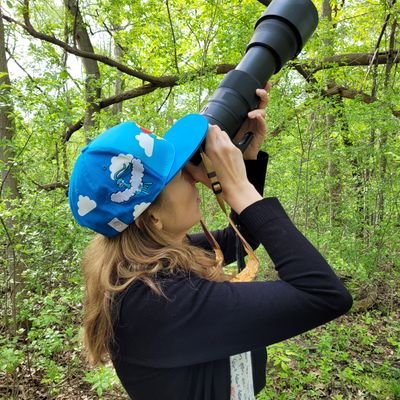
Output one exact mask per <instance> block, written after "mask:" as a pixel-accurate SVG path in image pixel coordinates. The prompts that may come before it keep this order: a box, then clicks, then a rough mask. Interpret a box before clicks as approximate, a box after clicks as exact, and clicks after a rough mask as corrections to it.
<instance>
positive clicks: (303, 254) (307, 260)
mask: <svg viewBox="0 0 400 400" xmlns="http://www.w3.org/2000/svg"><path fill="white" fill-rule="evenodd" d="M240 219H241V221H242V223H243V224H244V225H246V227H249V226H251V227H252V229H253V231H254V232H255V234H256V235H257V237H258V238H259V240H260V241H261V242H262V244H263V246H264V247H265V249H266V250H267V252H268V254H269V255H270V257H271V259H272V261H273V262H274V265H275V268H276V270H277V272H278V275H279V278H280V279H279V280H277V281H267V282H249V283H231V282H212V281H208V280H206V279H201V278H199V277H197V276H196V275H194V274H192V275H188V274H178V275H176V276H174V277H170V278H168V279H166V280H165V281H163V286H162V287H163V291H164V296H159V295H156V294H154V293H153V292H152V291H151V290H150V289H149V288H148V287H147V286H146V285H144V284H137V285H133V286H132V287H131V288H130V289H129V293H128V295H127V296H125V299H124V302H123V304H122V307H121V321H120V322H121V323H120V327H121V329H122V331H120V335H121V336H120V337H125V338H126V340H125V343H128V344H126V346H128V348H126V347H125V348H124V352H126V353H125V354H129V357H130V358H131V359H132V361H134V362H135V363H138V364H141V365H146V366H152V367H160V368H163V367H180V366H187V365H193V364H199V363H203V362H208V361H211V360H217V359H222V358H225V357H228V356H230V355H233V354H238V353H242V352H245V351H249V350H254V349H257V348H260V347H264V346H268V345H270V344H272V343H276V342H279V341H281V340H284V339H287V338H290V337H293V336H295V335H298V334H300V333H302V332H305V331H307V330H310V329H312V328H314V327H316V326H318V325H321V324H323V323H326V322H328V321H330V320H332V319H334V318H336V317H338V316H340V315H341V314H343V313H345V312H346V311H347V310H348V309H349V308H350V307H351V304H352V299H351V296H350V294H349V292H348V291H347V290H346V288H345V287H344V286H343V285H342V283H341V281H340V280H339V279H338V277H337V276H336V275H335V273H334V272H333V270H332V269H331V268H330V266H329V265H328V264H327V262H326V261H325V260H324V258H323V257H322V256H321V254H320V253H319V252H318V251H317V250H316V249H315V248H314V247H313V246H312V244H311V243H310V242H309V241H308V240H307V239H306V238H305V237H304V236H303V235H302V234H301V233H300V232H299V231H298V230H297V229H296V228H295V226H294V225H293V223H292V222H291V221H290V219H289V218H288V217H287V215H286V213H285V211H284V210H283V208H282V207H281V205H280V203H279V201H278V200H277V199H274V198H271V199H264V200H260V201H259V202H256V203H254V204H252V205H251V206H249V207H248V208H246V209H245V210H244V211H243V212H242V213H241V214H240Z"/></svg>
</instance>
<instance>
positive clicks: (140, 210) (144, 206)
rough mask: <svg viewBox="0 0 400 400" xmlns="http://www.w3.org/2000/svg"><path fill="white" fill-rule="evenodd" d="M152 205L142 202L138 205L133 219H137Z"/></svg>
mask: <svg viewBox="0 0 400 400" xmlns="http://www.w3.org/2000/svg"><path fill="white" fill-rule="evenodd" d="M150 204H151V203H146V202H142V203H140V204H137V205H136V206H135V208H134V210H133V218H134V219H136V218H137V217H138V216H139V215H140V214H142V213H143V211H145V210H146V209H147V207H149V205H150Z"/></svg>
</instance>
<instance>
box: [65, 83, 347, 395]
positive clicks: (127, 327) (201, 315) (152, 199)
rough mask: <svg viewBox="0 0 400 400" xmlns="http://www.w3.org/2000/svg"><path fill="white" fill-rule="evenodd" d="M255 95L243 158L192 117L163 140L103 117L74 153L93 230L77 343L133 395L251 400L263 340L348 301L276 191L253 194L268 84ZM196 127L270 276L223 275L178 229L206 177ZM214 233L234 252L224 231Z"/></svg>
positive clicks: (261, 370) (195, 205)
mask: <svg viewBox="0 0 400 400" xmlns="http://www.w3.org/2000/svg"><path fill="white" fill-rule="evenodd" d="M257 94H258V95H259V96H260V98H261V103H260V109H258V110H255V111H252V112H251V113H249V118H248V120H247V121H246V122H245V124H244V126H243V127H242V128H243V129H241V131H242V132H246V131H249V130H251V131H252V132H254V133H255V139H254V140H253V141H252V143H251V145H250V146H249V147H248V148H247V150H246V151H245V152H244V154H243V155H242V153H241V152H240V151H239V150H238V149H237V148H236V147H235V146H234V145H233V144H232V142H231V140H230V138H229V137H228V135H227V134H226V133H225V132H223V131H221V130H220V129H219V128H218V127H217V126H208V123H207V121H206V120H205V118H204V117H202V116H201V115H189V116H186V117H184V118H183V119H181V120H179V121H178V122H177V123H176V124H174V125H173V127H172V128H171V129H170V130H169V131H168V132H167V133H166V134H165V135H164V137H163V138H159V137H156V136H155V135H151V134H149V133H146V132H144V131H143V130H142V129H141V128H139V127H137V126H136V125H135V124H134V123H124V124H121V125H118V126H116V127H114V128H111V129H110V130H108V131H106V132H104V133H103V134H102V135H100V136H98V137H97V138H96V139H95V140H93V141H92V142H91V143H90V144H89V145H88V146H87V147H86V148H85V149H83V151H82V153H81V155H80V156H79V158H78V160H77V162H76V164H75V167H74V171H73V174H72V176H71V183H70V190H69V199H70V205H71V209H72V212H73V214H74V216H75V218H76V219H77V221H78V222H79V223H80V224H82V225H83V226H86V227H89V228H91V229H92V230H94V231H95V232H98V233H100V235H97V236H96V237H95V238H94V240H93V241H92V242H91V244H90V245H89V247H88V249H87V251H86V254H85V257H84V261H83V269H84V275H85V282H86V305H85V320H84V328H85V337H84V340H85V345H86V349H87V351H88V355H89V359H90V360H91V361H92V363H94V364H96V363H99V362H104V361H105V360H106V359H107V356H108V355H110V356H111V359H112V362H113V364H114V366H115V369H116V371H117V374H118V376H119V378H120V380H121V382H122V384H123V386H124V388H125V389H126V391H127V392H128V394H129V395H130V396H131V398H132V399H134V400H157V399H162V400H229V399H230V400H250V399H254V398H255V394H256V393H258V392H259V391H260V390H261V389H262V388H263V386H264V385H265V363H266V354H265V347H266V346H268V345H270V344H272V343H276V342H278V341H281V340H284V339H287V338H290V337H293V336H295V335H298V334H300V333H302V332H305V331H307V330H309V329H312V328H314V327H316V326H318V325H321V324H323V323H326V322H328V321H330V320H332V319H334V318H336V317H338V316H340V315H341V314H343V313H345V312H346V311H347V310H348V309H349V308H350V307H351V304H352V299H351V296H350V295H349V293H348V291H347V290H346V289H345V288H344V286H343V285H342V284H341V282H340V280H339V279H338V278H337V276H336V275H335V273H334V272H333V271H332V269H331V268H330V267H329V265H328V264H327V263H326V261H325V260H324V259H323V257H322V256H321V255H320V254H319V252H318V251H317V250H316V249H315V248H314V247H313V246H312V245H311V244H310V243H309V242H308V241H307V239H305V237H304V236H303V235H302V234H301V233H300V232H299V231H298V230H297V229H296V228H295V227H294V225H293V223H292V222H291V221H290V219H289V218H288V216H287V215H286V213H285V211H284V210H283V208H282V206H281V205H280V203H279V201H278V200H277V199H276V198H267V199H263V198H262V195H261V194H262V189H263V184H264V178H265V170H266V156H265V153H264V154H263V153H262V152H259V148H260V145H261V143H262V140H263V137H264V134H265V121H264V115H265V113H264V110H263V108H264V107H265V106H266V103H267V93H266V91H265V90H260V89H258V91H257ZM205 136H206V145H205V153H206V154H207V156H208V158H209V159H210V160H211V163H212V165H213V167H214V169H215V172H216V175H217V177H218V179H219V182H220V183H221V186H222V189H223V196H224V200H225V201H226V203H227V204H228V205H229V206H230V207H231V208H232V210H233V211H234V212H235V213H236V214H237V223H238V225H239V226H240V228H241V231H242V233H243V235H244V236H245V237H246V239H247V240H248V241H249V243H250V244H251V245H252V246H253V247H257V246H258V245H259V243H261V244H262V245H263V246H264V248H265V249H266V251H267V252H268V254H269V256H270V257H271V259H272V261H273V263H274V265H275V268H276V270H277V272H278V275H279V278H280V279H279V280H277V281H273V282H272V281H265V282H248V283H233V282H230V281H229V279H230V278H229V276H227V275H225V274H224V272H223V270H222V268H221V266H220V265H219V264H218V263H217V261H216V258H215V256H214V255H213V254H212V252H211V249H212V247H211V245H210V244H209V242H208V240H207V239H206V235H204V234H195V235H189V234H188V231H189V230H190V229H191V228H192V227H193V225H195V224H196V223H198V222H199V220H200V218H201V213H200V209H199V197H198V192H197V189H196V187H195V183H196V182H197V181H200V182H202V183H204V184H208V180H207V176H206V175H205V173H204V171H203V170H202V169H201V167H195V166H193V165H191V164H190V163H188V160H190V158H191V157H192V155H193V153H194V152H195V151H196V150H197V148H198V147H199V146H200V144H201V143H202V142H203V140H204V138H205ZM243 159H246V161H244V160H243ZM246 170H247V171H246ZM247 176H249V178H248V177H247ZM213 236H214V237H215V238H216V240H217V242H218V244H219V245H220V247H221V249H222V252H223V254H224V258H225V262H232V261H233V260H234V259H235V256H236V253H235V235H234V232H233V230H232V229H231V228H227V229H225V230H221V231H216V232H213Z"/></svg>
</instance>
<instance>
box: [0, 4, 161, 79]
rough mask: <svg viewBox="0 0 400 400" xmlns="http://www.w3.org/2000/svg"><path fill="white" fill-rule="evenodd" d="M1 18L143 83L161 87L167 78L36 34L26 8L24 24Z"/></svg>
mask: <svg viewBox="0 0 400 400" xmlns="http://www.w3.org/2000/svg"><path fill="white" fill-rule="evenodd" d="M2 18H3V19H5V20H6V21H8V22H11V23H13V24H16V25H18V26H20V27H21V28H23V29H24V30H25V31H26V32H28V33H29V34H30V35H31V36H33V37H35V38H37V39H40V40H43V41H45V42H48V43H52V44H54V45H56V46H58V47H61V48H62V49H64V50H65V51H67V52H68V53H71V54H74V55H76V56H78V57H82V58H88V59H92V60H97V61H100V62H102V63H103V64H106V65H109V66H111V67H115V68H117V69H118V70H119V71H121V72H124V73H125V74H127V75H130V76H133V77H135V78H138V79H140V80H143V81H146V82H150V83H153V84H156V85H159V86H162V85H163V83H164V80H165V79H166V78H168V77H155V76H152V75H148V74H145V73H143V72H140V71H137V70H134V69H132V68H129V67H127V66H126V65H124V64H121V63H119V62H117V61H115V60H113V59H112V58H110V57H107V56H103V55H101V54H96V53H91V52H88V51H83V50H79V49H77V48H75V47H72V46H70V45H69V44H67V43H65V42H63V41H62V40H59V39H57V38H56V37H54V36H50V35H47V34H45V33H42V32H38V31H36V30H35V29H34V28H33V26H32V24H31V23H30V20H29V14H28V11H27V8H25V11H24V19H25V24H23V23H21V22H19V21H16V20H15V19H14V18H11V17H9V16H7V15H4V14H3V15H2Z"/></svg>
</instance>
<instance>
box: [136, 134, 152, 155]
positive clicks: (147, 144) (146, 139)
mask: <svg viewBox="0 0 400 400" xmlns="http://www.w3.org/2000/svg"><path fill="white" fill-rule="evenodd" d="M135 139H137V141H138V142H139V146H140V147H141V148H142V149H143V150H144V154H146V156H147V157H151V156H152V155H153V148H154V138H153V137H152V136H151V135H150V134H148V133H143V132H142V133H141V134H140V135H136V136H135Z"/></svg>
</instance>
